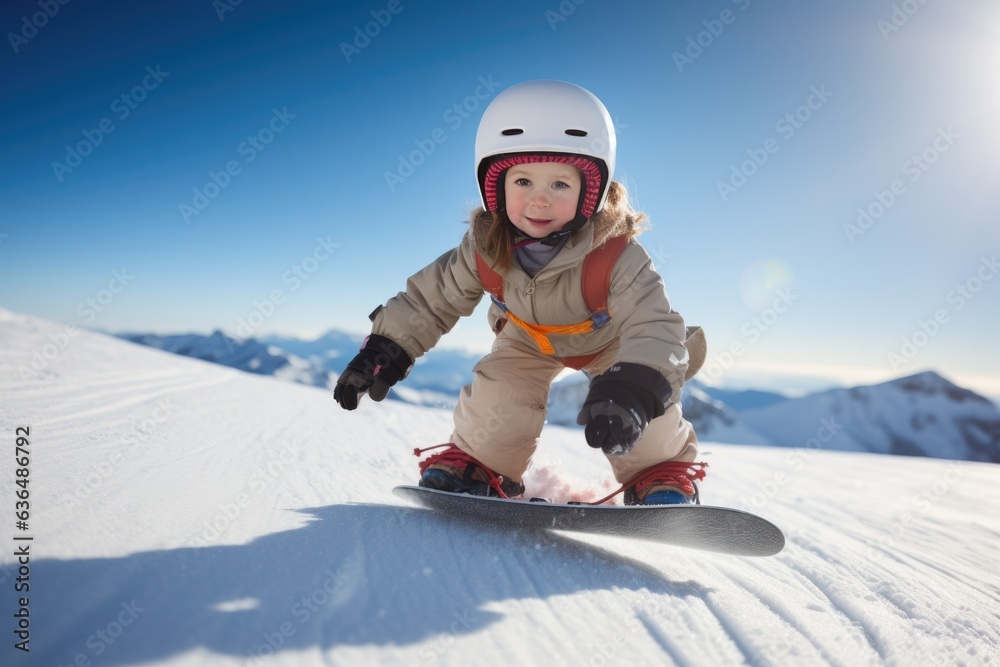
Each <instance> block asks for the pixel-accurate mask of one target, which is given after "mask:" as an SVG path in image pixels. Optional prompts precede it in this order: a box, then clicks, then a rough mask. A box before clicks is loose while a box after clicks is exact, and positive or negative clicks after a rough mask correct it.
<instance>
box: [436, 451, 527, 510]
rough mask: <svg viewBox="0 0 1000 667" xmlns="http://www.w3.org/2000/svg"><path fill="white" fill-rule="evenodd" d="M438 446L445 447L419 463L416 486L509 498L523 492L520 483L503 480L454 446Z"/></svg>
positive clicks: (522, 485)
mask: <svg viewBox="0 0 1000 667" xmlns="http://www.w3.org/2000/svg"><path fill="white" fill-rule="evenodd" d="M442 446H445V447H448V449H446V450H444V451H443V452H441V453H440V454H433V455H431V456H429V457H427V458H426V459H424V460H423V461H421V462H420V473H421V474H420V486H423V487H426V488H428V489H437V490H438V491H449V492H451V493H468V494H471V495H474V496H499V497H500V498H513V497H515V496H520V495H522V494H523V493H524V484H522V483H520V482H515V481H514V480H511V479H504V478H503V477H502V476H500V475H497V474H496V473H495V472H493V471H492V470H490V469H489V468H487V467H486V466H484V465H483V464H482V463H480V462H479V461H477V460H476V459H474V458H472V457H471V456H469V455H468V454H466V453H465V452H463V451H462V450H461V449H459V448H458V447H456V446H455V445H451V444H449V445H442ZM416 451H417V452H420V451H421V450H416ZM417 455H418V456H419V455H420V454H419V453H418V454H417Z"/></svg>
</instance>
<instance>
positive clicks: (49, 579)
mask: <svg viewBox="0 0 1000 667" xmlns="http://www.w3.org/2000/svg"><path fill="white" fill-rule="evenodd" d="M64 334H65V327H63V326H62V325H59V324H55V323H51V322H47V321H45V320H40V319H36V318H32V317H26V316H21V315H17V314H13V313H9V312H7V311H3V310H0V401H2V402H0V432H2V433H3V440H4V442H6V443H7V450H6V451H7V454H5V456H4V458H5V460H4V462H3V466H2V468H0V469H2V483H3V487H4V489H5V491H4V493H3V497H4V498H6V500H5V501H4V505H5V506H6V509H5V510H4V513H5V516H6V517H7V518H5V519H4V520H2V521H0V540H2V542H3V545H5V546H4V548H3V550H2V552H3V554H4V555H3V557H2V564H3V569H2V571H0V577H3V578H4V581H3V583H2V584H0V586H2V594H0V605H2V606H0V618H3V619H6V620H4V621H2V624H3V625H4V626H5V627H2V628H0V630H2V631H3V633H4V636H6V637H7V640H6V642H5V645H4V646H3V648H2V649H0V654H2V657H0V661H2V663H3V664H5V665H9V664H17V665H21V664H31V665H43V664H44V665H69V664H73V663H74V661H77V664H93V665H107V666H111V665H136V664H142V665H146V664H173V665H237V664H239V665H259V664H266V665H345V666H356V665H376V664H378V665H438V664H441V665H467V664H472V665H480V664H482V665H538V664H544V665H563V664H565V665H606V664H623V665H654V664H655V665H670V664H682V665H739V664H751V665H769V664H774V665H785V664H788V665H825V664H834V665H852V666H853V665H880V664H891V665H915V664H935V665H943V664H965V665H987V664H1000V657H998V646H1000V629H998V628H1000V576H998V574H997V562H998V561H997V553H998V547H1000V518H998V517H1000V493H998V491H997V489H998V488H1000V468H998V467H996V466H992V465H988V464H972V463H965V464H959V463H953V462H949V461H940V460H929V459H910V458H902V457H885V456H877V455H868V454H844V453H833V452H824V451H820V450H817V449H815V448H806V449H792V450H789V449H769V448H756V447H740V446H722V445H713V444H709V443H705V444H704V445H703V454H704V456H703V458H704V459H705V460H708V461H709V462H710V463H711V467H710V469H709V474H710V476H709V478H708V480H707V481H706V482H705V483H704V485H703V486H702V494H703V498H704V499H705V501H706V502H707V503H709V504H718V505H729V506H735V507H747V508H750V509H754V510H755V511H756V512H758V513H759V514H762V515H763V516H765V517H767V518H769V519H771V520H772V521H774V522H776V523H777V524H778V525H779V526H781V527H782V528H783V529H784V530H785V532H786V535H787V537H788V545H787V546H786V548H785V550H784V551H783V552H782V553H781V554H779V555H778V556H775V557H771V558H764V559H749V558H746V559H741V558H736V557H729V556H720V555H714V554H708V553H701V552H696V551H690V550H685V549H678V548H671V547H666V546H660V545H655V544H650V543H645V542H635V541H629V540H616V539H613V538H602V537H585V538H581V537H573V536H570V535H565V534H514V533H510V534H504V533H498V532H496V531H492V530H483V529H479V528H476V527H474V526H470V525H467V524H456V523H453V522H450V521H449V520H448V519H447V518H445V517H442V516H439V515H433V514H430V513H427V512H425V511H421V510H415V509H410V508H408V507H406V506H405V505H403V504H401V502H400V501H398V500H397V499H396V498H395V497H394V496H393V495H392V494H391V493H390V489H391V488H392V487H393V486H394V485H396V484H400V483H412V482H413V481H414V479H415V475H416V459H415V458H414V457H413V456H412V453H411V450H412V448H413V447H414V446H416V445H421V446H423V445H430V444H435V443H438V442H442V441H443V439H444V438H446V437H447V435H448V433H449V432H450V413H448V412H446V411H440V410H433V409H429V408H421V407H415V406H409V405H405V404H402V403H399V402H392V401H387V402H384V403H382V404H373V403H371V402H370V401H366V402H365V403H364V405H363V406H362V407H361V408H360V409H359V410H357V411H355V412H352V413H348V412H345V411H342V410H340V409H339V408H338V407H337V406H336V405H335V404H334V403H333V401H332V399H331V397H330V395H329V393H328V392H327V391H324V390H321V389H315V388H309V387H304V386H298V385H294V384H289V383H285V382H280V381H277V380H274V379H272V378H264V377H258V376H253V375H249V374H244V373H241V372H238V371H234V370H229V369H225V368H220V367H219V366H216V365H212V364H210V363H207V362H200V361H196V360H191V359H185V358H181V357H177V356H174V355H171V354H168V353H164V352H159V351H157V350H152V349H149V348H144V347H140V346H138V345H133V344H129V343H127V342H124V341H121V340H118V339H115V338H111V337H108V336H103V335H100V334H94V333H89V332H83V331H81V332H79V333H77V334H76V335H73V336H69V335H65V336H64V337H65V340H64V339H63V337H61V336H63V335H64ZM62 343H65V345H62ZM60 348H63V349H60ZM36 353H37V356H36ZM33 361H34V365H35V367H36V368H35V370H34V371H33V373H32V374H31V377H28V378H27V379H22V378H21V372H22V371H26V370H28V369H32V363H33ZM19 426H30V428H31V439H30V442H31V444H30V450H31V452H32V457H31V481H30V488H31V503H32V504H31V519H30V530H29V531H28V532H27V534H31V535H33V536H34V538H35V539H34V541H33V542H32V543H31V555H32V560H31V564H30V568H31V571H30V584H31V591H30V593H29V595H30V612H31V632H32V635H31V644H30V646H31V653H30V654H23V653H21V652H20V651H16V650H14V649H13V648H12V644H13V641H14V640H13V639H12V636H13V635H12V630H13V628H14V618H13V614H14V612H15V611H16V610H17V603H16V601H15V594H14V591H13V577H14V576H16V575H15V574H14V573H15V569H16V567H15V566H14V565H13V562H14V561H13V556H12V553H13V548H10V545H13V544H15V543H14V542H13V541H12V538H13V535H12V533H13V532H14V516H13V514H14V507H13V505H14V496H13V492H12V490H13V489H14V488H15V487H14V479H15V477H14V472H13V469H14V462H13V458H14V456H13V442H14V432H15V428H16V427H19ZM819 428H820V425H819V424H817V429H819ZM542 440H543V442H542V445H541V450H540V453H539V455H538V457H537V465H536V468H535V469H534V470H533V471H532V473H531V475H530V476H529V477H528V479H527V483H528V485H529V492H532V491H534V492H536V493H549V494H553V495H556V496H559V495H565V490H564V488H563V486H562V485H565V484H568V485H570V486H572V487H573V488H574V489H578V490H581V491H586V492H591V493H597V492H599V491H602V490H603V489H604V488H605V486H606V484H605V483H604V482H607V481H608V477H609V475H608V470H607V464H606V462H605V461H603V460H602V458H601V457H600V456H598V455H596V454H595V453H594V452H593V451H592V450H591V449H590V448H588V447H587V446H586V445H585V444H584V443H583V442H582V440H581V436H580V433H579V431H578V430H569V429H560V428H548V429H547V430H546V432H545V433H544V434H543V438H542ZM815 444H819V443H818V441H816V443H815ZM19 534H20V535H24V534H25V533H20V532H19Z"/></svg>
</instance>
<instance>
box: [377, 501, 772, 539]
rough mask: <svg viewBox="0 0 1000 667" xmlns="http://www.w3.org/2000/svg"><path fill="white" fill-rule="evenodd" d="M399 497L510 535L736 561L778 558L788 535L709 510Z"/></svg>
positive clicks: (743, 516)
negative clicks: (548, 533)
mask: <svg viewBox="0 0 1000 667" xmlns="http://www.w3.org/2000/svg"><path fill="white" fill-rule="evenodd" d="M392 492H393V493H394V494H396V495H397V496H399V497H401V498H405V499H406V500H409V501H410V502H412V503H414V504H416V505H419V506H421V507H425V508H427V509H430V510H435V511H440V512H444V513H446V514H448V515H450V516H453V517H456V518H458V519H463V520H467V521H472V522H475V523H477V524H480V525H489V526H493V527H497V528H500V529H505V530H528V531H538V530H560V531H568V532H571V533H590V534H594V535H613V536H615V537H628V538H632V539H637V540H646V541H650V542H659V543H661V544H670V545H673V546H678V547H686V548H689V549H701V550H704V551H715V552H718V553H723V554H731V555H735V556H773V555H774V554H776V553H778V552H779V551H781V550H782V548H784V546H785V536H784V534H783V533H782V532H781V530H780V529H779V528H778V527H777V526H775V525H774V524H773V523H771V522H770V521H768V520H766V519H763V518H761V517H759V516H757V515H755V514H750V513H749V512H744V511H742V510H736V509H731V508H728V507H712V506H710V505H650V506H644V505H636V506H628V507H626V506H620V505H569V504H562V503H550V502H536V501H528V500H506V499H503V498H496V497H484V496H473V495H469V494H467V493H449V492H448V491H438V490H437V489H426V488H424V487H420V486H397V487H396V488H394V489H393V490H392Z"/></svg>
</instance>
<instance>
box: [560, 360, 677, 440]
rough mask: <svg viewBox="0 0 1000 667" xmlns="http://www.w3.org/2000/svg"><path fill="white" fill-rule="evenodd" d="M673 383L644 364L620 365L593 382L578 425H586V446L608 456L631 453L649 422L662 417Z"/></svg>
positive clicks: (579, 416) (577, 420)
mask: <svg viewBox="0 0 1000 667" xmlns="http://www.w3.org/2000/svg"><path fill="white" fill-rule="evenodd" d="M670 393H671V392H670V383H669V382H667V379H666V378H665V377H663V375H661V374H660V373H659V372H658V371H655V370H653V369H652V368H649V367H648V366H643V365H641V364H630V363H619V364H615V365H613V366H612V367H611V368H610V369H608V370H607V371H605V372H604V373H601V374H600V375H598V376H597V377H595V378H594V379H593V380H591V381H590V392H589V393H588V394H587V400H586V401H585V402H584V404H583V409H582V410H580V414H579V415H578V416H577V418H576V423H577V424H580V425H581V426H583V425H586V427H587V428H586V430H585V431H584V433H585V435H586V438H587V444H588V445H590V446H591V447H593V448H595V449H598V448H600V449H603V450H604V453H605V454H611V455H614V456H622V455H624V454H628V453H629V452H630V451H631V450H632V447H634V446H635V443H636V442H638V441H639V438H640V437H641V436H642V432H643V431H645V430H646V426H648V425H649V422H650V420H652V419H655V418H656V417H659V416H660V415H662V414H663V412H664V408H665V406H666V403H667V399H669V398H670Z"/></svg>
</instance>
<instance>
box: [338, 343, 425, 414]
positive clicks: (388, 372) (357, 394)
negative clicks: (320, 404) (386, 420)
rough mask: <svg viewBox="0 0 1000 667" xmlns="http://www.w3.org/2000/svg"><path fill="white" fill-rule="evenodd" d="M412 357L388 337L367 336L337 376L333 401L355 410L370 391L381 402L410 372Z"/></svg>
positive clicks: (372, 397) (370, 394) (374, 399)
mask: <svg viewBox="0 0 1000 667" xmlns="http://www.w3.org/2000/svg"><path fill="white" fill-rule="evenodd" d="M412 366H413V360H412V359H410V357H409V355H408V354H406V352H403V348H401V347H399V345H397V344H396V343H395V342H394V341H393V340H391V339H389V338H386V337H385V336H378V335H375V334H372V335H370V336H368V337H367V338H365V342H364V343H362V344H361V352H359V353H358V355H357V356H356V357H354V359H352V360H351V363H349V364H348V365H347V368H346V369H344V372H343V373H341V374H340V377H339V378H337V386H336V387H335V388H334V390H333V400H335V401H337V403H340V407H342V408H344V409H345V410H354V409H355V408H357V407H358V401H360V400H361V397H362V396H364V395H365V393H366V392H367V393H368V395H369V396H371V399H372V400H373V401H381V400H382V399H384V398H385V397H386V396H387V395H388V394H389V389H390V388H391V387H392V385H394V384H396V383H397V382H399V381H400V380H402V379H403V378H404V377H406V374H407V373H409V372H410V368H411V367H412Z"/></svg>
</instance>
